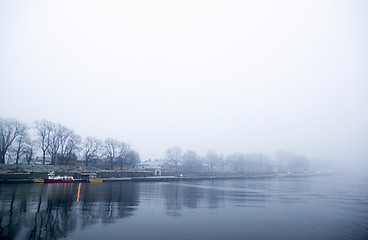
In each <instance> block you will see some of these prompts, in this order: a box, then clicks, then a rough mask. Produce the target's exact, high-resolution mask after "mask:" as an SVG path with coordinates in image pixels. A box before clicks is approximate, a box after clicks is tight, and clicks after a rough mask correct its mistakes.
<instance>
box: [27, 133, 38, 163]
mask: <svg viewBox="0 0 368 240" xmlns="http://www.w3.org/2000/svg"><path fill="white" fill-rule="evenodd" d="M37 144H38V142H37V141H34V140H31V139H30V140H29V141H27V142H26V147H25V150H24V152H25V159H26V162H27V164H30V163H31V161H32V160H33V156H34V151H35V148H36V146H37Z"/></svg>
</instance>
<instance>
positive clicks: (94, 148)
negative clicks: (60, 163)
mask: <svg viewBox="0 0 368 240" xmlns="http://www.w3.org/2000/svg"><path fill="white" fill-rule="evenodd" d="M101 147H102V142H101V140H99V139H97V138H92V137H87V138H86V139H85V140H84V147H83V155H84V158H85V160H86V166H88V163H89V161H90V160H91V159H92V157H93V156H95V155H96V154H97V153H98V151H99V150H100V149H101Z"/></svg>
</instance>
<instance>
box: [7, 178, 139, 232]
mask: <svg viewBox="0 0 368 240" xmlns="http://www.w3.org/2000/svg"><path fill="white" fill-rule="evenodd" d="M0 189H1V192H0V193H1V205H0V210H1V218H0V226H1V227H0V236H1V239H17V238H18V239H59V238H65V237H66V236H67V235H68V233H70V232H73V231H75V230H76V228H77V226H78V224H80V226H81V228H85V227H87V226H91V225H93V224H96V223H98V222H103V223H114V222H115V221H116V219H120V218H125V217H129V216H131V215H132V214H133V212H134V211H135V210H136V207H137V206H138V204H139V185H137V184H133V183H123V184H120V183H112V184H95V185H93V184H42V185H30V184H11V185H2V186H1V187H0Z"/></svg>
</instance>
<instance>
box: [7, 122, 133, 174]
mask: <svg viewBox="0 0 368 240" xmlns="http://www.w3.org/2000/svg"><path fill="white" fill-rule="evenodd" d="M38 153H40V154H41V155H42V164H46V158H47V157H50V159H51V164H52V165H68V164H71V163H73V162H74V163H75V162H76V161H77V156H82V157H83V158H84V160H85V165H86V166H88V165H89V164H90V163H91V162H94V163H96V162H101V161H103V162H104V163H105V164H106V163H107V164H109V166H110V169H113V168H114V166H119V167H120V169H123V167H134V166H136V165H137V164H139V162H140V157H139V154H138V152H137V151H135V150H133V149H132V148H131V147H130V145H129V144H128V143H126V142H123V141H118V140H116V139H114V138H106V139H105V140H104V141H102V140H100V139H98V138H94V137H86V138H85V139H82V137H81V136H79V135H78V134H76V133H75V132H74V131H73V130H72V129H69V128H67V127H65V126H63V125H61V124H58V123H54V122H51V121H47V120H37V121H35V122H34V123H33V125H32V126H29V125H27V124H25V123H23V122H20V121H18V120H16V119H0V164H1V163H2V164H5V163H11V162H12V163H15V164H18V163H28V164H30V163H31V162H34V161H35V159H36V155H37V154H38Z"/></svg>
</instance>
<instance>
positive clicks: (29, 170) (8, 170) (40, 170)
mask: <svg viewBox="0 0 368 240" xmlns="http://www.w3.org/2000/svg"><path fill="white" fill-rule="evenodd" d="M52 171H54V172H55V175H61V176H64V175H67V176H72V177H73V178H74V179H75V182H86V181H87V180H86V178H85V176H86V175H88V174H89V173H96V174H97V177H98V178H100V179H102V180H103V181H104V182H115V181H136V182H138V181H141V182H142V181H146V182H149V181H150V182H163V181H196V180H223V179H252V178H278V177H309V176H321V175H328V174H326V173H323V174H321V173H310V174H289V175H285V174H284V175H280V174H275V173H273V172H265V173H237V172H226V173H225V172H198V173H183V174H178V173H173V172H166V173H165V172H164V173H163V174H162V175H161V176H154V173H153V172H152V171H116V170H101V169H98V168H94V167H78V166H51V165H22V164H19V165H0V183H33V182H34V180H35V179H43V178H46V177H47V174H48V173H50V172H52Z"/></svg>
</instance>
